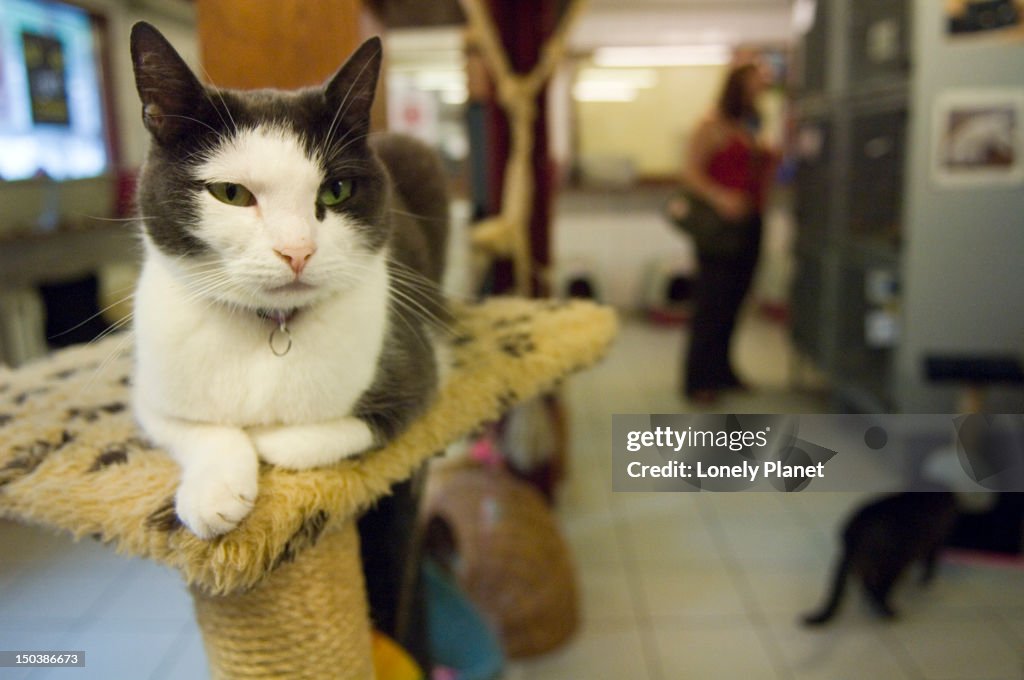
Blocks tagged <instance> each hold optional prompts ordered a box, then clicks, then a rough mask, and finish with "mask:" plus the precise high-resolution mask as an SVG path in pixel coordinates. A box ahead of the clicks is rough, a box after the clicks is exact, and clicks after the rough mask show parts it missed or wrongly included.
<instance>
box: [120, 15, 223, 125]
mask: <svg viewBox="0 0 1024 680" xmlns="http://www.w3.org/2000/svg"><path fill="white" fill-rule="evenodd" d="M131 49H132V66H133V68H134V69H135V87H136V88H137V89H138V91H139V98H140V99H141V100H142V122H143V123H144V124H145V126H146V129H147V130H149V132H150V134H152V135H153V137H154V138H155V139H156V140H157V141H158V142H161V143H167V142H170V141H173V140H174V139H175V138H176V137H178V136H179V135H180V134H181V133H183V132H184V131H186V130H187V129H188V128H190V127H191V126H192V124H194V119H195V116H196V112H197V110H198V109H199V108H200V106H201V102H202V101H203V100H204V97H205V93H204V91H203V86H202V84H201V83H200V82H199V80H198V79H196V77H195V75H194V74H193V73H192V71H191V70H190V69H189V67H188V65H186V64H185V61H184V60H183V59H182V58H181V56H180V55H179V54H178V53H177V51H175V49H174V47H172V46H171V43H169V42H167V38H165V37H164V36H163V35H162V34H161V33H160V31H158V30H156V28H154V27H153V26H152V25H150V24H147V23H146V22H144V21H140V22H139V23H137V24H135V25H134V26H132V36H131Z"/></svg>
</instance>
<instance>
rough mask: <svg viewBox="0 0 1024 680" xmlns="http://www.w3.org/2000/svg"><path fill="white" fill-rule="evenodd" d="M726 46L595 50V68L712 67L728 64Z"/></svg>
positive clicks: (661, 46) (729, 51)
mask: <svg viewBox="0 0 1024 680" xmlns="http://www.w3.org/2000/svg"><path fill="white" fill-rule="evenodd" d="M731 57H732V50H731V48H730V47H729V46H728V45H721V44H708V45H660V46H653V47H599V48H598V49H597V50H595V51H594V63H595V64H597V65H598V66H610V67H619V66H716V65H720V64H727V63H729V60H730V58H731Z"/></svg>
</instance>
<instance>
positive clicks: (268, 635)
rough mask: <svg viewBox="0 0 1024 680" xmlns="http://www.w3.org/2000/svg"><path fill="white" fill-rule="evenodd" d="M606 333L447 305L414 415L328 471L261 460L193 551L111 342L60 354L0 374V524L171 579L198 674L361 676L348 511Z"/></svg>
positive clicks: (589, 349)
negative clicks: (241, 512)
mask: <svg viewBox="0 0 1024 680" xmlns="http://www.w3.org/2000/svg"><path fill="white" fill-rule="evenodd" d="M615 326H616V322H615V317H614V314H613V313H612V312H611V311H610V310H608V309H606V308H602V307H598V306H596V305H594V304H591V303H587V302H568V303H566V302H552V301H528V300H519V299H500V298H499V299H492V300H489V301H487V302H485V303H483V304H480V305H469V306H466V307H463V308H461V309H460V310H458V311H457V325H456V331H455V336H454V340H453V349H454V352H453V366H452V371H451V374H450V376H449V379H448V382H447V384H446V386H445V387H444V389H443V390H442V391H441V393H440V394H439V395H438V398H437V400H436V401H435V402H434V404H433V406H432V407H431V408H430V409H429V410H428V412H427V413H426V414H424V415H423V416H422V417H421V418H420V419H418V420H417V421H416V422H415V423H414V424H413V425H412V426H411V427H410V428H409V429H408V430H407V431H406V432H405V433H404V434H403V435H402V436H400V437H399V438H398V439H396V440H395V441H394V442H392V443H391V444H390V445H389V446H388V447H386V448H384V449H381V450H379V451H375V452H372V453H369V454H366V455H364V456H361V457H357V458H355V459H352V460H346V461H342V462H340V463H338V464H336V465H334V466H332V467H329V468H323V469H317V470H310V471H303V472H293V471H287V470H281V469H277V468H273V467H271V466H269V465H264V466H263V467H262V469H261V471H260V487H259V489H260V490H259V498H258V499H257V502H256V506H255V508H254V509H253V511H252V513H251V514H250V515H249V516H248V517H247V518H246V519H245V520H244V521H243V522H242V524H241V525H240V526H239V527H238V528H237V529H236V530H234V531H232V532H230V533H228V534H225V535H223V536H221V537H219V538H216V539H213V540H209V541H203V540H200V539H198V538H196V537H195V536H194V535H193V534H192V533H191V532H189V531H188V530H187V529H186V528H185V527H183V526H182V525H181V524H180V522H179V521H178V519H177V516H176V515H175V513H174V502H173V499H174V492H175V489H176V486H177V479H178V467H177V465H176V464H175V463H174V462H173V461H172V460H171V458H170V457H169V456H167V455H166V454H165V453H163V452H162V451H159V450H156V449H154V448H152V446H151V445H149V444H148V443H147V442H146V440H145V438H144V437H143V436H142V434H141V433H140V432H139V431H138V430H137V429H136V426H135V423H134V421H133V419H132V415H131V412H130V408H129V405H128V404H129V389H130V388H129V384H130V379H131V352H130V348H129V345H128V343H127V341H126V340H124V339H123V338H119V337H112V338H109V339H107V340H104V341H101V342H98V343H95V344H93V345H88V346H81V347H75V348H71V349H68V350H64V351H61V352H58V353H56V354H54V355H52V356H50V357H49V358H47V359H45V360H42V361H39V362H36V363H33V364H30V365H28V366H25V367H23V368H20V369H18V370H16V371H6V372H0V516H2V517H6V518H11V519H15V520H18V521H22V522H26V523H31V524H38V525H43V526H47V527H51V528H57V529H60V530H63V531H67V532H70V533H71V534H72V535H73V536H74V537H75V538H76V539H77V538H81V537H83V536H92V537H94V538H96V539H97V540H100V541H102V542H104V543H106V544H109V545H111V546H112V547H113V548H114V549H116V550H117V551H118V552H120V553H123V554H127V555H136V556H141V557H146V558H149V559H152V560H155V561H157V562H160V563H163V564H166V565H169V566H172V567H174V568H176V569H178V570H179V571H180V572H181V573H182V575H183V576H184V578H185V580H186V582H187V583H188V585H189V589H190V592H191V594H192V597H193V600H194V603H195V612H196V618H197V620H198V622H199V627H200V629H201V631H202V635H203V639H204V644H205V647H206V651H207V657H208V660H209V663H210V671H211V677H214V678H316V679H318V680H319V679H322V678H344V679H353V680H363V679H365V678H372V677H373V666H372V660H371V651H370V650H371V646H370V623H369V620H368V613H367V603H366V595H365V591H364V586H363V576H362V570H361V565H360V562H359V549H358V540H359V539H358V535H357V533H356V526H355V519H356V517H357V516H358V514H359V513H360V512H361V511H362V510H364V509H365V508H366V507H367V506H369V505H370V504H372V503H373V502H374V501H375V500H376V499H378V498H380V497H381V496H383V495H385V494H387V493H388V492H389V489H390V488H391V486H392V485H393V484H394V483H396V482H399V481H401V480H404V479H406V478H408V477H409V476H410V475H412V473H413V472H414V471H415V470H416V469H417V468H418V467H419V466H420V465H421V464H422V463H423V462H424V461H425V460H427V459H428V458H430V457H431V456H432V455H433V454H435V453H436V452H438V451H441V450H443V449H444V448H445V447H446V446H447V445H448V444H450V443H452V442H454V441H456V440H458V439H460V438H462V437H464V436H465V435H467V434H469V433H470V432H472V431H473V430H474V429H476V428H478V427H479V426H480V425H481V424H483V423H486V422H488V421H492V420H495V419H496V418H498V417H499V416H500V415H501V413H502V412H504V411H505V410H506V409H507V408H508V407H509V406H511V405H513V404H515V403H517V402H519V401H522V400H526V399H529V398H530V397H532V396H535V395H537V394H541V393H543V392H546V391H548V390H551V389H552V388H554V387H555V386H556V385H557V384H558V382H559V381H560V380H561V379H562V378H564V377H565V376H567V375H568V374H570V373H573V372H574V371H578V370H581V369H583V368H585V367H587V366H589V365H590V364H592V363H594V362H595V361H597V360H598V359H599V358H600V357H601V356H602V355H603V353H604V352H605V350H606V349H607V347H608V345H609V343H610V342H611V339H612V337H613V336H614V333H615ZM0 371H2V369H0Z"/></svg>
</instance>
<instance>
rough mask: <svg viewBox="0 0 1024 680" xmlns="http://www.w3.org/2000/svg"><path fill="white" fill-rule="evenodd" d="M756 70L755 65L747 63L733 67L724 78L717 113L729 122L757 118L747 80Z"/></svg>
mask: <svg viewBox="0 0 1024 680" xmlns="http://www.w3.org/2000/svg"><path fill="white" fill-rule="evenodd" d="M757 69H758V66H757V64H754V63H751V62H748V63H745V64H740V65H739V66H734V67H732V69H730V71H729V75H728V76H726V79H725V85H724V86H722V94H721V95H720V96H719V97H718V111H719V112H720V113H721V114H722V115H723V116H725V117H726V118H728V119H730V120H743V119H744V118H747V117H749V116H754V117H757V116H758V111H757V107H756V106H755V103H754V102H753V101H751V99H750V94H749V90H748V89H747V79H748V78H749V77H750V76H751V74H753V73H755V72H756V71H757Z"/></svg>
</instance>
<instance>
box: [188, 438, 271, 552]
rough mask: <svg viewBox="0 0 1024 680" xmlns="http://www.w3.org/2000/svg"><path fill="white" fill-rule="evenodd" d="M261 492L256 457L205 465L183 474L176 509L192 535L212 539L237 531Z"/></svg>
mask: <svg viewBox="0 0 1024 680" xmlns="http://www.w3.org/2000/svg"><path fill="white" fill-rule="evenodd" d="M213 455H215V454H213ZM258 488H259V461H258V460H257V458H256V456H255V454H252V455H249V456H232V457H230V458H229V459H226V460H223V461H217V460H212V461H206V462H205V464H203V465H199V466H195V467H192V468H188V469H186V470H185V471H184V472H183V474H182V478H181V484H180V485H179V486H178V493H177V495H176V497H175V509H176V511H177V513H178V517H179V518H180V519H181V521H182V522H183V523H184V524H185V526H187V527H188V528H189V529H190V530H191V531H192V533H194V534H195V535H196V536H198V537H199V538H202V539H208V538H213V537H214V536H219V535H220V534H224V533H227V532H228V531H231V530H232V529H234V528H235V527H236V526H238V524H239V522H241V521H242V520H243V519H244V518H245V516H246V515H248V514H249V512H250V511H252V508H253V505H254V504H255V503H256V494H257V491H258Z"/></svg>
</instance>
